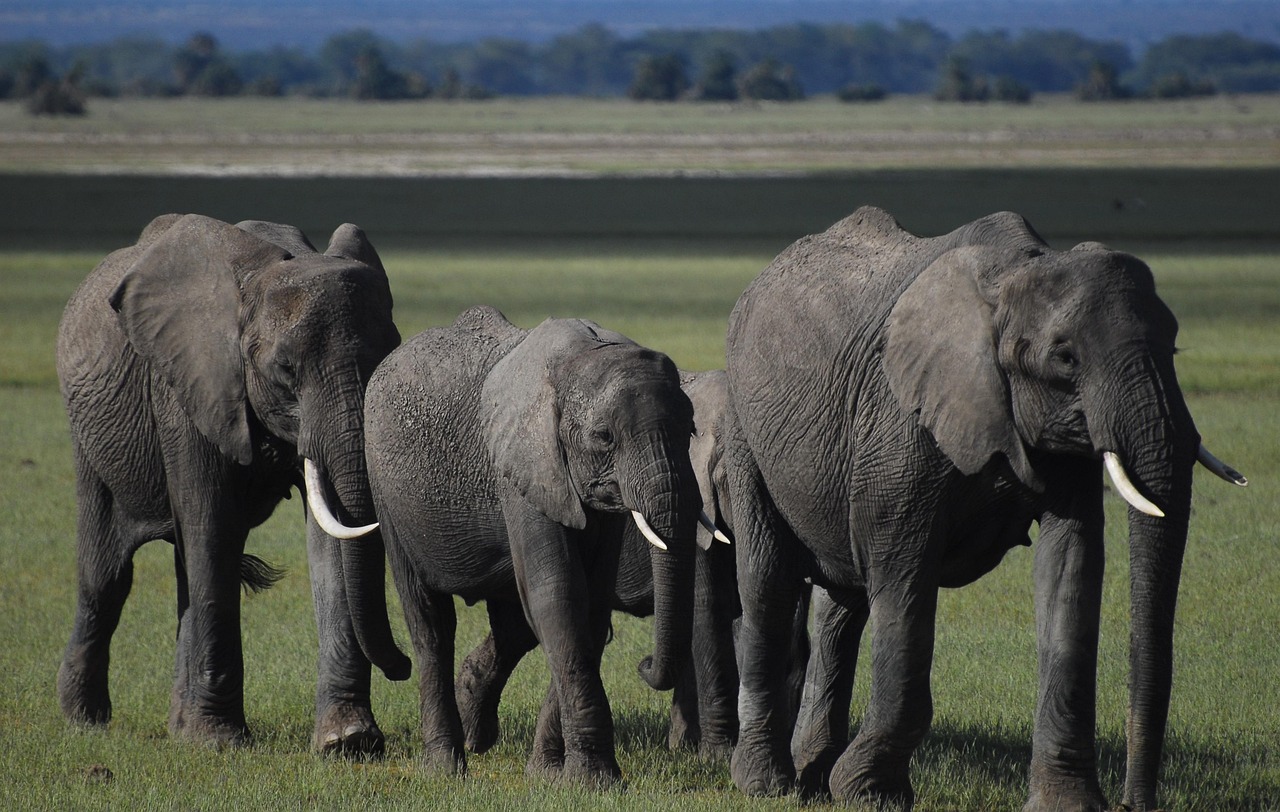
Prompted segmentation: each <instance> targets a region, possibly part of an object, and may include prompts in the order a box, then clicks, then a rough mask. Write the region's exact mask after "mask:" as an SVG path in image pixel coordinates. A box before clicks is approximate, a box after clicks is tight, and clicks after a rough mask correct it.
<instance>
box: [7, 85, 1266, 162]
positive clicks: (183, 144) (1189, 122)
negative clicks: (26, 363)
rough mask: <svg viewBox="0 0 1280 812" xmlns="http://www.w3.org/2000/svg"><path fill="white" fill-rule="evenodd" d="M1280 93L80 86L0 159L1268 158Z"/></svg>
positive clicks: (15, 109)
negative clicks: (845, 95)
mask: <svg viewBox="0 0 1280 812" xmlns="http://www.w3.org/2000/svg"><path fill="white" fill-rule="evenodd" d="M1278 160H1280V96H1240V97H1215V98H1209V99H1196V100H1181V101H1161V102H1153V101H1146V102H1137V101H1133V102H1116V103H1096V104H1082V103H1080V102H1077V101H1075V100H1074V99H1073V98H1071V97H1069V96H1041V97H1037V98H1036V99H1035V100H1034V101H1033V102H1032V103H1031V104H1028V105H1007V104H971V105H963V104H940V103H937V102H934V101H933V100H932V99H930V98H928V97H920V96H902V97H896V98H891V99H889V100H887V101H885V102H881V103H876V104H856V105H855V104H844V103H840V102H837V101H836V100H834V99H832V98H830V97H826V98H818V99H813V100H810V101H805V102H802V103H796V104H776V103H775V104H767V103H766V104H759V103H754V104H752V103H741V104H638V103H635V102H630V101H627V100H624V99H595V100H592V99H556V98H551V99H545V98H539V99H497V100H493V101H487V102H478V103H477V102H395V103H368V102H353V101H345V100H310V99H251V98H246V99H230V100H210V99H166V100H140V99H128V100H98V99H95V100H92V101H91V102H90V104H89V115H87V116H85V117H83V118H79V119H74V118H65V117H64V118H49V117H39V118H37V117H33V116H29V115H28V114H27V113H26V111H25V110H24V108H23V107H22V105H21V104H19V103H17V102H9V103H0V172H14V171H22V172H33V171H37V172H38V171H54V172H101V171H112V172H122V171H125V172H128V171H133V172H158V171H159V172H177V173H188V174H190V173H199V174H249V175H252V174H261V173H264V172H265V173H272V174H278V173H284V174H294V175H297V174H303V175H311V174H322V173H330V174H332V173H341V174H382V173H394V174H397V175H400V176H406V175H420V174H469V175H477V174H478V175H494V174H513V173H515V174H519V173H538V174H548V173H569V174H574V173H584V172H585V173H596V172H605V173H641V174H652V173H671V172H708V171H714V172H718V173H723V172H761V171H767V172H796V171H813V170H823V171H838V170H849V169H879V168H903V167H920V166H930V167H932V166H948V167H988V166H996V167H1023V166H1045V165H1053V166H1069V167H1098V166H1113V167H1114V166H1119V167H1176V166H1219V167H1226V166H1268V165H1274V164H1275V163H1276V162H1277V161H1278Z"/></svg>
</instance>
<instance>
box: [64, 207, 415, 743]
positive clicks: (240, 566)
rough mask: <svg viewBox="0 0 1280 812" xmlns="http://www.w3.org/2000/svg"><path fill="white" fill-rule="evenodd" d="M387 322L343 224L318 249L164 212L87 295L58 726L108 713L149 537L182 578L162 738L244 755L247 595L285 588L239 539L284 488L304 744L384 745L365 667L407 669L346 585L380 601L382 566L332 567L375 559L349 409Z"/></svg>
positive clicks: (359, 428)
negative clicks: (299, 625)
mask: <svg viewBox="0 0 1280 812" xmlns="http://www.w3.org/2000/svg"><path fill="white" fill-rule="evenodd" d="M391 306H392V302H391V291H390V288H389V286H388V283H387V276H386V272H385V270H384V269H383V266H382V262H381V260H380V259H379V257H378V254H377V252H376V251H375V250H374V248H373V246H372V245H371V244H370V243H369V241H368V239H367V238H366V236H365V234H364V232H363V231H361V230H360V229H359V228H358V227H356V226H354V225H351V224H345V225H342V226H340V227H339V228H338V229H337V230H336V231H335V232H334V233H333V237H332V239H331V241H330V243H329V247H328V249H327V251H326V252H325V253H323V254H321V253H318V252H317V250H316V249H315V247H314V246H312V244H311V243H310V242H308V240H307V238H306V237H305V236H304V235H303V234H302V232H301V231H298V230H297V229H295V228H293V227H291V226H286V225H281V224H276V223H266V222H261V221H246V222H242V223H240V224H238V225H234V226H233V225H231V224H229V223H225V222H222V221H219V220H215V219H212V218H209V217H204V216H201V215H196V214H187V215H179V214H172V215H164V216H161V217H158V218H156V219H155V220H153V221H152V222H151V223H150V224H149V225H148V226H147V227H146V228H145V229H144V230H143V232H142V234H141V236H140V237H139V239H138V241H137V243H136V244H135V245H132V246H130V247H127V248H123V249H120V250H118V251H115V252H113V253H111V254H110V255H109V256H107V257H106V259H104V260H103V261H102V262H101V263H100V264H99V265H98V266H97V268H95V269H94V270H93V272H91V273H90V274H89V276H88V277H87V278H86V279H85V281H84V282H83V283H82V284H81V285H80V287H79V288H78V289H77V291H76V292H75V293H74V294H73V296H72V297H71V300H70V301H69V303H68V304H67V307H66V310H65V313H64V315H63V318H62V322H61V326H60V328H59V332H58V345H57V346H58V349H57V366H58V377H59V381H60V385H61V392H62V396H63V400H64V403H65V406H66V411H67V415H68V418H69V421H70V428H71V441H72V449H73V455H74V463H75V471H76V495H77V533H76V535H77V548H76V558H77V565H76V567H77V580H78V598H77V606H76V615H75V621H74V626H73V629H72V632H71V637H70V640H69V642H68V643H67V647H66V651H65V654H64V656H63V659H62V663H61V666H60V668H59V670H58V678H57V690H58V697H59V701H60V704H61V707H62V711H63V713H64V715H65V716H66V717H67V718H68V719H69V720H71V721H72V722H73V723H80V724H88V725H105V724H106V723H107V722H108V721H109V720H110V719H111V713H112V707H111V698H110V692H109V689H108V684H107V672H108V662H109V657H110V652H109V649H110V643H111V637H112V634H113V633H114V632H115V629H116V626H117V624H118V622H119V620H120V615H121V611H122V609H123V607H124V602H125V600H126V598H127V597H128V594H129V591H130V588H131V586H132V581H133V554H134V552H135V551H136V550H137V549H138V548H139V547H140V546H141V545H142V544H144V543H146V542H147V541H152V540H156V539H163V540H165V541H168V542H169V543H171V544H172V545H173V547H174V569H175V573H176V577H177V584H178V590H177V599H178V631H177V654H176V661H177V662H176V668H175V678H174V684H173V692H172V696H171V701H170V713H169V721H168V727H169V731H170V733H171V735H173V736H174V737H175V738H181V739H188V740H194V741H202V742H208V743H212V744H215V745H219V746H221V745H237V744H242V743H245V742H247V741H249V739H250V731H249V728H248V726H247V725H246V723H245V716H244V687H243V686H244V658H243V653H242V648H241V638H240V596H239V590H240V584H241V580H242V578H243V579H244V581H245V584H246V586H248V587H253V588H258V589H260V588H264V587H266V586H269V585H270V584H271V583H272V582H273V580H274V579H276V578H278V577H279V576H280V575H281V573H279V572H277V571H275V570H273V569H272V568H270V567H269V566H268V565H266V564H265V563H264V562H262V561H261V560H260V559H257V558H256V557H253V556H248V555H245V554H244V549H245V541H246V538H247V535H248V533H249V530H250V528H252V527H255V526H257V525H258V524H261V523H262V522H263V521H265V520H266V519H267V517H268V516H270V515H271V513H272V511H273V510H274V509H275V507H276V505H277V504H278V503H279V502H280V501H281V500H282V499H287V498H289V496H290V489H291V488H292V487H293V486H298V487H299V489H301V490H304V491H305V493H306V507H307V508H308V519H307V549H308V558H309V567H310V570H311V578H312V590H313V596H314V599H315V608H316V619H317V625H318V628H319V637H320V646H319V650H320V659H319V666H318V673H319V679H318V684H317V689H316V720H315V729H314V739H313V743H314V745H315V747H316V748H317V749H318V750H322V751H326V752H377V751H380V750H381V749H382V747H383V745H384V742H385V737H384V735H383V733H382V731H381V730H380V729H379V728H378V726H377V723H376V721H375V720H374V717H373V714H372V710H371V707H370V701H369V688H370V659H368V657H367V656H366V652H373V654H374V655H375V656H376V657H377V658H378V659H377V662H378V664H379V666H380V667H381V668H383V669H384V671H386V673H387V675H388V676H389V677H391V678H393V679H405V678H407V676H408V669H409V666H410V662H409V660H408V658H407V657H406V656H405V655H404V654H403V653H401V652H400V651H399V650H398V649H397V648H396V647H395V643H394V640H393V639H392V636H391V629H390V625H389V623H388V621H387V618H386V606H385V599H384V603H383V605H382V606H381V609H380V612H381V622H380V623H379V622H378V618H377V615H378V613H379V607H378V606H377V605H376V604H370V603H369V602H365V603H364V604H362V606H368V607H371V609H370V611H372V612H373V613H374V615H375V617H373V618H371V619H370V620H369V622H367V623H365V624H363V626H364V628H366V629H367V630H368V633H369V635H370V636H369V637H368V638H367V639H365V640H360V639H357V638H356V637H355V628H354V624H353V622H352V616H351V614H350V612H349V606H350V604H349V601H348V595H347V590H349V589H356V588H362V589H368V590H369V591H370V592H372V593H378V594H382V584H383V581H384V579H385V565H380V566H378V567H376V568H371V569H367V570H359V569H355V568H353V566H349V565H345V564H344V562H345V561H346V557H347V555H348V553H349V552H350V549H349V548H350V547H352V546H359V547H364V548H366V549H367V550H372V551H374V552H375V553H376V555H379V556H380V555H382V553H381V550H382V543H381V540H380V538H379V536H378V534H377V533H376V532H375V531H376V527H377V525H376V524H374V523H373V522H372V520H373V501H372V495H371V493H370V491H369V486H368V477H367V475H366V469H365V461H364V442H363V438H364V432H363V407H364V400H363V393H364V386H365V382H366V381H367V380H368V378H369V376H370V375H371V374H372V372H373V369H374V367H375V366H376V365H377V363H378V362H379V361H380V360H381V359H382V358H383V357H385V356H386V355H387V354H388V353H390V352H391V350H392V349H394V348H395V347H396V346H397V345H398V344H399V342H400V334H399V332H398V331H397V330H396V326H395V324H394V322H393V321H392V317H391ZM335 497H336V498H335ZM361 535H364V538H358V537H359V536H361ZM339 539H351V540H343V541H341V542H340V541H339ZM340 545H342V547H341V548H340ZM351 563H352V564H354V563H357V562H356V560H355V559H354V558H353V559H351ZM362 579H364V581H362Z"/></svg>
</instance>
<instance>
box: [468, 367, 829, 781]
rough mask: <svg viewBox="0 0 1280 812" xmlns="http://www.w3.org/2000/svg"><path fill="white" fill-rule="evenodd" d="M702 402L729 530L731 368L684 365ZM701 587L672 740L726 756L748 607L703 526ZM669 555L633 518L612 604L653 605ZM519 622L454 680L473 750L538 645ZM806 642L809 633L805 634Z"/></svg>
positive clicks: (637, 610) (714, 508) (700, 449)
mask: <svg viewBox="0 0 1280 812" xmlns="http://www.w3.org/2000/svg"><path fill="white" fill-rule="evenodd" d="M681 380H682V382H683V389H684V391H685V394H686V395H688V397H689V400H690V402H691V403H692V404H693V422H694V434H693V437H692V438H691V439H690V441H689V457H690V461H691V463H692V466H693V472H694V475H695V476H696V477H697V479H698V490H699V493H700V494H701V497H702V505H703V510H704V511H705V512H706V514H707V517H708V518H710V519H711V520H712V521H713V522H715V523H716V525H717V526H718V527H719V528H720V529H721V530H722V531H725V532H727V533H730V534H731V533H732V525H733V519H732V514H731V512H730V510H729V505H728V491H727V489H726V487H725V484H726V483H725V481H724V475H723V469H722V467H721V466H720V458H721V452H720V431H721V428H720V427H721V418H722V416H723V414H724V406H725V398H726V397H727V394H728V389H727V385H726V381H725V376H724V372H723V371H721V370H715V371H712V372H702V373H696V374H682V375H681ZM697 541H698V548H699V549H698V552H697V553H696V563H695V569H696V578H695V589H694V620H693V647H692V651H691V652H687V655H688V656H691V657H692V666H693V667H692V668H690V667H688V666H687V665H686V667H684V668H682V669H681V672H680V677H679V680H678V681H677V682H676V685H675V689H674V691H673V694H672V701H671V731H670V735H669V738H668V744H669V746H670V747H671V748H672V749H680V748H690V749H696V750H698V751H699V752H700V753H701V754H702V755H703V756H704V757H709V758H725V759H727V758H728V756H729V755H730V754H731V753H732V752H733V745H734V743H735V742H736V741H737V739H738V709H737V702H738V667H737V663H736V662H735V661H734V648H733V621H734V619H735V618H736V617H738V615H739V614H741V609H740V607H739V605H738V585H737V577H736V575H735V571H734V552H733V549H732V547H730V546H728V545H725V544H722V543H719V542H715V543H713V539H712V534H711V531H710V530H708V529H706V528H705V527H703V526H702V525H701V524H700V525H699V526H698V535H697ZM666 555H667V554H666V553H664V552H662V551H661V550H658V549H656V548H654V547H653V546H652V545H650V544H649V543H648V542H647V541H646V540H645V539H644V537H643V536H642V535H641V534H640V532H639V530H638V529H636V526H635V524H634V523H632V522H628V523H626V524H625V526H624V533H623V539H622V552H621V556H620V560H619V564H618V578H617V586H616V588H615V590H614V595H613V602H612V608H613V609H614V610H615V611H620V612H626V613H627V614H630V615H633V616H635V617H649V616H650V615H652V614H653V611H654V589H653V576H654V572H655V571H660V569H661V559H662V558H663V557H664V556H666ZM518 620H519V621H520V622H519V623H518V624H516V625H517V627H516V628H505V629H500V630H494V631H490V633H489V635H488V636H487V637H486V638H485V639H484V641H483V642H481V643H480V645H479V646H477V647H476V648H475V649H474V650H473V651H472V652H471V653H470V654H468V655H467V658H466V660H464V661H463V664H462V669H461V670H460V672H459V674H458V679H457V683H456V685H455V694H456V696H457V702H458V709H459V711H460V713H461V717H462V727H463V731H464V734H465V741H466V746H467V749H468V750H471V751H472V752H475V753H483V752H485V751H486V750H488V749H489V748H490V747H492V746H493V745H494V744H495V743H496V742H497V740H498V733H499V730H498V703H499V699H500V698H501V694H502V689H503V687H504V686H505V685H506V683H507V680H508V679H509V678H510V677H511V674H512V672H513V671H514V670H515V667H516V665H518V664H519V662H520V659H521V658H522V657H523V656H524V655H525V654H526V653H527V652H529V651H531V650H533V648H534V647H535V646H536V645H537V642H538V641H537V638H536V637H534V635H533V632H532V631H531V630H529V628H528V626H527V624H525V623H524V621H523V618H519V619H518ZM806 641H807V638H806Z"/></svg>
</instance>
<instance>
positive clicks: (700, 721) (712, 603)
mask: <svg viewBox="0 0 1280 812" xmlns="http://www.w3.org/2000/svg"><path fill="white" fill-rule="evenodd" d="M735 572H736V564H735V563H734V550H733V549H732V548H731V547H726V546H725V545H723V544H717V545H715V546H713V547H712V548H711V549H710V550H706V551H704V552H701V553H699V555H698V556H697V565H696V575H697V588H696V592H695V595H696V601H697V602H696V604H695V607H694V612H695V615H694V626H693V675H694V677H695V679H696V683H697V693H698V696H697V703H698V705H697V717H696V722H697V725H698V738H697V744H698V753H699V755H701V756H702V757H703V758H706V759H710V760H713V761H725V762H727V761H728V760H729V758H730V757H731V756H732V755H733V748H734V745H736V744H737V743H738V663H737V659H736V657H735V652H734V641H733V622H734V619H735V618H736V617H737V616H738V615H739V614H741V606H740V605H739V603H738V590H737V583H738V581H737V576H736V574H735ZM677 690H678V689H677Z"/></svg>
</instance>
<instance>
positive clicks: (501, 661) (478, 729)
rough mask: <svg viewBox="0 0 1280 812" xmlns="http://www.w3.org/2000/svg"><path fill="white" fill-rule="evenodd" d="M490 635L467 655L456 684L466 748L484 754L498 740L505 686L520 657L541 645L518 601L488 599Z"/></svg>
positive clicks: (455, 689) (455, 692) (455, 694)
mask: <svg viewBox="0 0 1280 812" xmlns="http://www.w3.org/2000/svg"><path fill="white" fill-rule="evenodd" d="M488 610H489V634H488V635H487V636H486V637H485V639H484V640H483V641H481V643H480V645H478V646H476V647H475V649H473V650H472V651H471V653H470V654H468V655H467V658H466V659H465V660H463V662H462V668H461V669H460V670H459V671H458V679H457V681H456V682H455V683H454V696H455V697H456V698H457V702H458V713H459V714H460V715H461V717H462V730H463V734H464V737H465V740H466V745H467V749H468V750H470V751H471V752H473V753H483V752H485V751H486V750H488V749H489V748H491V747H493V745H495V744H496V743H497V742H498V735H499V727H498V704H499V702H500V701H501V699H502V689H503V688H504V687H506V684H507V680H509V679H510V678H511V674H512V672H514V671H515V668H516V666H517V665H519V664H520V660H521V659H523V658H524V655H526V654H528V653H529V652H530V651H532V650H533V649H534V648H535V647H537V645H538V638H537V637H535V636H534V634H533V630H532V629H530V628H529V624H528V622H526V621H525V619H524V610H523V609H522V608H521V607H520V605H519V604H516V603H510V602H507V601H497V600H491V601H489V602H488Z"/></svg>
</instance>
